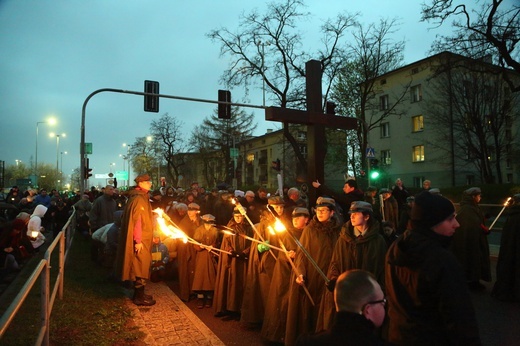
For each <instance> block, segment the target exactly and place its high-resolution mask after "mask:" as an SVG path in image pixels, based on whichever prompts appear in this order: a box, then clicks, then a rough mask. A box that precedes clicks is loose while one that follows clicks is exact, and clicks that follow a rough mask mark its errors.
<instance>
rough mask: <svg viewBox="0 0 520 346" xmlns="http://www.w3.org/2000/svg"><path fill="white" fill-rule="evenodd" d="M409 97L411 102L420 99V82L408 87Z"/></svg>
mask: <svg viewBox="0 0 520 346" xmlns="http://www.w3.org/2000/svg"><path fill="white" fill-rule="evenodd" d="M410 99H411V101H412V103H414V102H419V101H422V86H421V84H417V85H414V86H412V87H410Z"/></svg>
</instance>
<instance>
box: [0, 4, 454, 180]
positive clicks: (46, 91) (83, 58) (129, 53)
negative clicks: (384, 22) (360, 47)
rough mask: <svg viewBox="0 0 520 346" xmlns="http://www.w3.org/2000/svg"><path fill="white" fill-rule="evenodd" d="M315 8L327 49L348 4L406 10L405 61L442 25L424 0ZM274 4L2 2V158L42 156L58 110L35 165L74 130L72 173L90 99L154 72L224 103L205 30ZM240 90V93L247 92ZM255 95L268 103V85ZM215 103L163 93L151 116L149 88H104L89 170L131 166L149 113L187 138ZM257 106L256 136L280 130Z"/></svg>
mask: <svg viewBox="0 0 520 346" xmlns="http://www.w3.org/2000/svg"><path fill="white" fill-rule="evenodd" d="M306 5H307V6H308V7H307V10H308V11H309V12H311V13H312V15H313V17H312V20H311V21H309V23H307V24H306V25H305V27H302V28H301V30H302V33H303V35H304V36H305V37H306V40H305V44H306V45H308V47H307V48H308V49H309V50H314V49H313V47H314V46H315V45H319V36H318V35H316V34H315V32H318V30H319V27H320V24H321V21H323V20H325V19H327V18H329V17H334V16H335V15H336V14H337V13H339V12H343V11H347V12H349V13H355V12H360V13H361V14H362V16H361V21H363V22H365V23H371V22H377V21H378V20H379V19H380V18H381V17H384V18H394V17H398V18H399V19H400V21H401V23H402V25H401V26H400V28H399V31H398V32H397V33H396V35H395V39H397V40H400V39H405V40H406V51H405V63H411V62H413V61H416V60H419V59H423V58H425V57H426V54H427V51H428V49H429V46H430V44H431V42H432V41H433V39H434V37H435V34H438V33H440V32H441V31H440V30H439V29H436V30H431V31H429V30H428V27H430V25H429V24H427V23H421V22H419V19H420V2H419V1H409V0H408V1H405V0H393V1H390V0H378V1H376V0H365V1H352V0H351V1H345V0H342V1H341V0H327V1H323V0H307V1H306ZM265 6H266V5H265V2H264V1H256V0H255V1H243V0H193V1H179V0H169V1H168V0H146V1H144V0H143V1H137V0H124V1H123V0H89V1H84V0H83V1H80V0H45V1H42V0H39V1H36V0H0V50H1V58H0V76H1V79H0V119H1V120H0V124H1V127H0V128H1V129H2V135H1V137H0V160H4V161H5V162H6V164H7V165H9V164H15V160H21V161H22V162H24V163H26V164H29V161H30V159H31V157H32V159H33V161H34V156H35V146H36V123H37V122H41V121H45V120H46V119H48V118H49V117H51V116H53V117H55V118H56V119H57V120H58V124H57V125H55V126H53V127H51V126H49V125H47V124H40V125H39V136H38V162H39V163H41V162H46V163H51V164H53V163H55V162H56V151H57V150H56V138H55V137H53V138H52V137H50V136H49V133H50V132H55V133H65V134H66V137H64V138H60V142H59V152H62V151H67V153H68V154H67V155H63V156H61V154H60V164H61V157H63V172H65V173H66V174H70V173H71V172H72V169H74V168H76V167H78V166H79V162H80V157H79V143H80V122H81V109H82V105H83V102H84V101H85V99H86V98H87V96H88V95H89V94H90V93H92V92H93V91H95V90H98V89H101V88H116V89H124V90H134V91H142V90H143V81H144V80H145V79H149V80H156V81H159V82H160V89H161V93H162V94H169V95H177V96H184V97H192V98H199V99H212V100H215V99H216V98H217V90H218V89H219V88H222V86H221V85H219V77H220V76H221V74H222V72H223V71H224V69H225V68H226V67H227V60H226V57H224V58H221V57H219V49H220V46H219V45H218V44H217V43H213V42H211V40H210V39H208V38H207V37H206V34H207V33H209V32H210V31H211V30H212V29H216V28H220V27H226V28H229V29H231V30H232V31H234V29H236V28H237V27H238V19H239V16H240V14H241V13H242V12H246V13H248V12H250V11H251V9H253V8H258V9H259V10H260V11H262V12H263V11H264V9H265ZM446 29H449V28H448V27H445V28H443V30H444V31H446ZM232 95H233V100H235V101H238V100H239V99H240V98H241V96H242V91H241V90H232ZM240 102H242V101H240ZM248 102H249V103H251V104H256V105H261V104H262V91H261V84H260V83H258V85H257V86H256V88H255V89H254V90H252V93H251V95H250V97H249V100H248ZM214 107H215V106H214V105H212V104H203V103H194V102H186V101H178V100H169V99H161V101H160V112H159V113H158V114H155V113H146V112H144V111H143V99H142V97H141V96H135V95H126V94H115V93H101V94H98V95H96V96H94V97H93V98H92V99H91V100H90V101H89V103H88V106H87V111H86V142H92V143H93V155H91V156H90V166H91V167H92V168H93V169H94V172H95V173H108V172H109V171H110V169H112V170H114V171H117V170H122V169H123V160H122V158H121V157H119V155H120V154H124V153H125V152H126V150H125V148H123V147H122V144H123V143H125V142H126V143H132V142H133V141H134V140H135V138H136V137H142V136H146V135H147V134H148V129H149V125H150V122H151V120H152V119H157V118H158V117H159V116H160V115H162V114H164V113H165V112H168V113H169V115H170V116H174V117H178V118H179V119H180V120H181V121H182V123H183V127H182V131H183V132H185V133H186V134H189V133H191V130H192V129H193V127H194V126H196V125H197V123H199V122H201V121H202V120H203V119H204V118H205V117H206V116H208V115H210V114H212V111H213V109H214ZM247 111H248V112H249V111H250V110H247ZM254 112H255V119H256V121H257V123H258V129H257V132H256V133H255V134H256V135H261V134H263V133H265V131H266V130H267V129H268V128H272V129H277V128H279V125H278V124H277V123H270V122H266V121H265V120H264V114H263V112H262V111H261V110H257V111H254ZM111 163H115V165H113V166H111ZM92 183H93V181H91V184H92Z"/></svg>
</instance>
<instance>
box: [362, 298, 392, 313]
mask: <svg viewBox="0 0 520 346" xmlns="http://www.w3.org/2000/svg"><path fill="white" fill-rule="evenodd" d="M375 304H382V305H383V307H384V306H386V298H383V299H381V300H374V301H371V302H368V303H365V305H363V307H362V308H361V311H363V310H365V308H366V307H367V305H375Z"/></svg>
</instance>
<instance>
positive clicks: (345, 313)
mask: <svg viewBox="0 0 520 346" xmlns="http://www.w3.org/2000/svg"><path fill="white" fill-rule="evenodd" d="M334 301H335V303H336V311H337V312H336V316H335V318H334V324H333V325H332V328H331V329H330V330H328V331H326V332H322V333H319V334H315V335H303V336H301V337H300V338H299V339H298V340H297V343H296V344H297V345H301V346H310V345H380V344H382V340H380V339H379V338H378V337H377V335H376V328H378V327H380V326H381V325H382V324H383V321H384V319H385V305H386V299H385V297H384V294H383V290H382V289H381V286H379V284H378V283H377V281H376V279H375V277H374V276H373V275H372V274H371V273H369V272H367V271H364V270H360V269H353V270H349V271H346V272H344V273H343V274H341V275H340V276H339V277H338V281H337V282H336V288H335V289H334Z"/></svg>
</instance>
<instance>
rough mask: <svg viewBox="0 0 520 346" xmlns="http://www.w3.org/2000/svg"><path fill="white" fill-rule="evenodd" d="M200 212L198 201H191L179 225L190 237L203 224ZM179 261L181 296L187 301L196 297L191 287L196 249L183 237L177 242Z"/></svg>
mask: <svg viewBox="0 0 520 346" xmlns="http://www.w3.org/2000/svg"><path fill="white" fill-rule="evenodd" d="M199 214H200V206H199V205H198V204H197V203H190V205H189V206H188V214H187V215H186V216H184V218H183V219H182V220H181V222H180V224H179V225H178V226H179V227H180V228H181V230H182V231H183V232H184V233H185V234H186V236H188V237H190V238H193V235H194V233H195V229H196V228H197V227H199V226H200V224H201V220H200V216H199ZM177 263H178V266H179V298H181V300H182V301H185V302H187V301H189V300H190V298H192V297H194V295H193V294H192V291H191V288H192V286H193V276H194V273H195V249H194V248H193V246H192V244H190V243H184V242H183V241H182V240H181V239H179V240H178V243H177Z"/></svg>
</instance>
